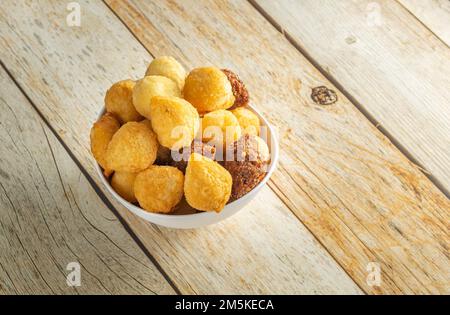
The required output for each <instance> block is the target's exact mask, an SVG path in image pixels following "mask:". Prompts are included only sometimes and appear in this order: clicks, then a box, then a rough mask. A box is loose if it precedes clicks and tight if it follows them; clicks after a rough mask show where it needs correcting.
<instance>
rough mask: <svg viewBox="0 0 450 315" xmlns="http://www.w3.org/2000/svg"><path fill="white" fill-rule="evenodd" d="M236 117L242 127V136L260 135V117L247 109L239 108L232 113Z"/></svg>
mask: <svg viewBox="0 0 450 315" xmlns="http://www.w3.org/2000/svg"><path fill="white" fill-rule="evenodd" d="M231 112H232V113H233V115H234V116H236V118H237V120H238V122H239V126H241V131H242V134H249V135H253V136H258V135H259V129H260V124H261V123H260V121H259V118H258V116H256V115H255V113H253V112H252V111H251V110H249V109H247V108H245V107H238V108H236V109H233V110H232V111H231Z"/></svg>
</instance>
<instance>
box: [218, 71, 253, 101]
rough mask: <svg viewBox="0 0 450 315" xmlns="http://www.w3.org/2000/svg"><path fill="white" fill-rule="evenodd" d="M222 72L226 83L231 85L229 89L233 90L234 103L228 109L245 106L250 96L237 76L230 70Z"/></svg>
mask: <svg viewBox="0 0 450 315" xmlns="http://www.w3.org/2000/svg"><path fill="white" fill-rule="evenodd" d="M222 72H223V73H225V75H226V76H227V78H228V81H230V83H231V89H232V90H233V95H234V103H233V106H232V107H231V108H230V109H234V108H237V107H241V106H246V105H247V104H248V101H249V99H250V96H249V94H248V90H247V88H246V87H245V84H244V82H242V81H241V79H239V77H238V75H237V74H236V73H234V72H233V71H231V70H228V69H222Z"/></svg>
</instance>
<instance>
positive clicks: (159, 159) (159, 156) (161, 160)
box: [140, 119, 170, 165]
mask: <svg viewBox="0 0 450 315" xmlns="http://www.w3.org/2000/svg"><path fill="white" fill-rule="evenodd" d="M140 123H141V124H144V125H146V126H147V127H148V128H150V129H151V130H152V132H154V131H153V127H152V122H151V121H150V120H148V119H144V120H142V121H141V122H140ZM169 162H170V149H169V148H166V147H165V146H162V145H161V144H160V143H159V142H158V152H157V153H156V161H155V163H156V164H158V165H165V164H169Z"/></svg>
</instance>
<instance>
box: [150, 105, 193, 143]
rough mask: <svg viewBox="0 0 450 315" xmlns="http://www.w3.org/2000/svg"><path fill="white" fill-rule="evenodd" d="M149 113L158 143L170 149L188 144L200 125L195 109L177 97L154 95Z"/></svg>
mask: <svg viewBox="0 0 450 315" xmlns="http://www.w3.org/2000/svg"><path fill="white" fill-rule="evenodd" d="M150 115H151V117H152V120H151V122H152V126H153V130H154V131H155V132H156V134H157V135H158V140H159V143H161V144H162V145H163V146H165V147H166V148H169V149H171V150H178V149H180V148H182V147H186V146H189V145H190V144H191V143H192V140H194V137H195V135H196V134H197V131H198V128H199V125H200V118H199V116H198V112H197V110H196V109H195V108H194V107H193V106H192V105H191V104H190V103H189V102H187V101H186V100H184V99H182V98H178V97H166V96H155V97H154V98H153V99H152V103H151V106H150Z"/></svg>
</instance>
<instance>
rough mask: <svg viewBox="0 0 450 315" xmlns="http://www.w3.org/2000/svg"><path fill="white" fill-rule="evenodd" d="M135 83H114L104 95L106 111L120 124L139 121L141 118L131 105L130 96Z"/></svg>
mask: <svg viewBox="0 0 450 315" xmlns="http://www.w3.org/2000/svg"><path fill="white" fill-rule="evenodd" d="M134 85H135V82H134V81H132V80H123V81H119V82H117V83H114V84H113V85H112V86H111V87H110V88H109V90H108V91H107V92H106V95H105V106H106V111H107V112H109V113H113V114H114V115H115V116H116V117H117V118H118V119H119V122H120V123H121V124H124V123H126V122H129V121H139V120H141V119H142V116H141V115H140V114H139V113H138V112H137V110H136V108H135V107H134V105H133V100H132V95H133V88H134Z"/></svg>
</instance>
